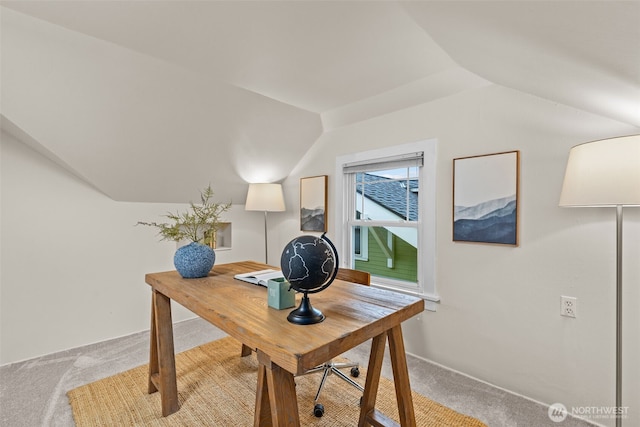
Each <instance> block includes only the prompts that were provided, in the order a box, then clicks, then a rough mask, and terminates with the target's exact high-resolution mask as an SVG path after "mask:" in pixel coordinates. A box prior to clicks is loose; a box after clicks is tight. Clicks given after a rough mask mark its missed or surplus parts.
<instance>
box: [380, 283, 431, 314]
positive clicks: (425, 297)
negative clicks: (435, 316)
mask: <svg viewBox="0 0 640 427" xmlns="http://www.w3.org/2000/svg"><path fill="white" fill-rule="evenodd" d="M371 286H372V287H374V288H379V289H386V290H388V291H394V292H399V293H401V294H405V295H411V296H414V297H417V298H422V299H423V300H424V309H425V310H427V311H437V307H438V303H439V302H440V296H439V295H437V294H429V293H421V292H415V291H410V290H407V289H401V288H396V287H393V286H385V285H380V284H376V283H371Z"/></svg>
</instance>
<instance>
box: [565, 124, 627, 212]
mask: <svg viewBox="0 0 640 427" xmlns="http://www.w3.org/2000/svg"><path fill="white" fill-rule="evenodd" d="M560 206H565V207H572V206H574V207H579V206H595V207H597V206H640V135H632V136H623V137H618V138H611V139H604V140H601V141H595V142H588V143H585V144H581V145H576V146H575V147H573V148H572V149H571V151H570V152H569V160H568V161H567V169H566V171H565V176H564V183H563V185H562V193H561V195H560Z"/></svg>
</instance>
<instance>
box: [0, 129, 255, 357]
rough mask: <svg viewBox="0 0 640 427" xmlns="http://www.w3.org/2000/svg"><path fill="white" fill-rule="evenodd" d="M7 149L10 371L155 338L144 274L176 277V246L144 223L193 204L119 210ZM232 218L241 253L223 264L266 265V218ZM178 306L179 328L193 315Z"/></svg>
mask: <svg viewBox="0 0 640 427" xmlns="http://www.w3.org/2000/svg"><path fill="white" fill-rule="evenodd" d="M1 141H2V149H1V151H0V153H1V157H2V158H1V185H2V186H1V202H2V205H1V208H2V210H1V214H2V218H1V233H0V234H1V240H0V242H1V249H2V253H1V263H0V266H1V273H0V307H1V309H0V328H1V329H0V364H5V363H10V362H15V361H19V360H23V359H28V358H32V357H36V356H40V355H43V354H48V353H52V352H56V351H60V350H64V349H68V348H73V347H77V346H81V345H85V344H89V343H93V342H98V341H103V340H106V339H110V338H114V337H118V336H122V335H127V334H130V333H133V332H137V331H141V330H145V329H148V328H149V315H150V304H151V302H150V301H151V300H150V293H149V290H150V288H149V286H148V285H147V284H145V282H144V275H145V273H149V272H154V271H166V270H173V269H174V267H173V253H174V251H175V248H176V246H175V243H173V242H159V241H158V238H157V236H156V231H155V229H152V228H148V227H134V224H136V222H137V221H140V220H145V221H149V220H163V218H162V217H161V215H163V214H165V213H166V212H167V211H176V210H179V209H182V208H183V207H184V205H178V204H154V203H120V202H115V201H113V200H112V199H110V198H108V197H106V196H105V195H103V194H102V193H100V192H97V191H96V190H94V189H93V188H92V187H90V186H88V185H86V184H85V183H84V182H82V181H80V180H79V179H77V178H76V177H74V176H72V175H71V174H69V173H68V172H66V171H65V170H63V169H62V168H60V167H59V166H57V165H56V164H54V163H53V162H51V161H49V160H48V159H46V158H45V157H43V156H41V155H40V154H38V153H37V152H35V151H34V150H32V149H31V148H29V147H27V146H26V145H24V144H23V143H21V142H20V141H17V140H16V139H15V138H13V137H12V136H10V135H8V134H7V133H5V132H2V135H1ZM206 185H207V183H203V187H205V186H206ZM212 187H213V189H214V190H215V183H212ZM225 219H226V220H229V221H231V222H232V227H233V236H232V237H233V247H232V249H231V250H229V251H217V253H216V262H217V263H223V262H231V261H238V260H245V259H257V260H262V259H263V257H264V247H263V246H262V245H261V244H260V245H255V244H254V242H255V241H256V240H258V241H260V242H262V241H263V240H262V239H263V222H262V221H263V216H262V214H261V213H259V212H245V211H244V206H242V205H234V206H233V208H232V210H231V211H229V212H227V213H226V214H225ZM173 306H174V312H173V314H174V316H173V318H174V320H181V319H186V318H189V317H192V316H193V315H192V314H191V313H190V312H189V311H187V310H185V309H183V308H182V307H180V306H179V305H177V304H174V305H173Z"/></svg>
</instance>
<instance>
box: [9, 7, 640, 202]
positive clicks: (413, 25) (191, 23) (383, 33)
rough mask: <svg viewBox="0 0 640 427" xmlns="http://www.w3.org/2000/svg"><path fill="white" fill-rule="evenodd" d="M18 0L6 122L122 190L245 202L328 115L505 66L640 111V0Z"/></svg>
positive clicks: (611, 114)
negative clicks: (203, 192)
mask: <svg viewBox="0 0 640 427" xmlns="http://www.w3.org/2000/svg"><path fill="white" fill-rule="evenodd" d="M0 5H2V8H1V9H0V11H1V13H2V26H1V31H2V34H1V36H2V51H1V55H2V57H1V59H2V75H1V77H2V81H1V83H2V100H1V103H2V104H1V107H2V126H3V128H4V129H6V130H8V131H9V132H11V133H13V134H16V136H18V137H20V139H22V140H23V141H25V142H26V143H28V144H30V145H31V146H33V147H34V148H35V149H37V150H39V151H40V152H42V153H43V154H45V155H47V156H48V157H49V158H51V159H53V160H54V161H56V162H58V163H59V164H60V165H62V166H64V167H65V168H67V169H68V170H69V171H71V172H72V173H74V174H76V175H77V176H79V177H81V178H83V179H84V180H86V181H87V182H88V183H90V184H91V185H93V186H95V187H96V188H97V189H99V190H100V191H102V192H104V193H105V194H107V195H108V196H110V197H112V198H113V199H115V200H123V201H176V202H184V201H188V200H190V199H192V198H193V197H194V189H198V188H202V187H203V186H206V185H207V184H208V183H212V184H213V187H214V189H215V191H216V196H217V198H219V199H221V200H229V199H231V200H233V202H234V203H244V197H245V194H246V188H247V184H246V183H247V182H274V181H279V180H282V179H283V178H285V177H286V176H287V175H288V174H289V172H290V171H291V170H292V169H293V168H294V166H295V165H296V164H297V162H298V161H299V160H300V158H301V157H302V156H303V155H304V153H305V152H306V151H307V150H308V149H309V148H310V147H311V146H312V145H313V143H314V142H315V141H316V140H317V139H318V137H319V136H320V135H321V134H322V132H324V131H327V130H331V129H334V128H337V127H340V126H345V125H348V124H350V123H353V122H355V121H359V120H364V119H367V118H371V117H374V116H376V115H380V114H385V113H388V112H391V111H394V110H398V109H401V108H406V107H410V106H413V105H416V104H420V103H424V102H429V101H432V100H434V99H438V98H442V97H446V96H450V95H453V94H456V93H459V92H462V91H466V90H473V89H476V88H479V87H482V86H487V85H491V84H497V85H502V86H506V87H509V88H513V89H516V90H519V91H522V92H526V93H529V94H532V95H535V96H538V97H541V98H544V99H547V100H549V101H552V102H556V103H562V104H565V105H568V106H572V107H575V108H578V109H581V110H584V111H588V112H591V113H595V114H598V115H601V116H604V117H608V118H610V119H614V120H617V121H619V122H621V123H626V124H631V125H634V126H640V2H637V1H633V2H614V1H602V2H600V1H593V2H565V1H553V2H539V1H531V2H527V1H518V2H507V1H496V2H492V1H470V2H463V1H443V2H438V1H422V2H421V1H412V2H347V1H344V2H341V1H332V2H327V1H304V2H302V1H300V2H293V1H289V2H280V1H177V0H176V1H117V2H116V1H99V0H94V1H57V0H48V1H0ZM196 194H197V193H196Z"/></svg>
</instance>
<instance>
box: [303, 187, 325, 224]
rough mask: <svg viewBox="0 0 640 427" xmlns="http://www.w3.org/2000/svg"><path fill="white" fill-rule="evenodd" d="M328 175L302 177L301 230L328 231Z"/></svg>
mask: <svg viewBox="0 0 640 427" xmlns="http://www.w3.org/2000/svg"><path fill="white" fill-rule="evenodd" d="M327 178H328V177H327V175H320V176H312V177H308V178H301V179H300V230H302V231H318V232H326V231H327Z"/></svg>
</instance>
